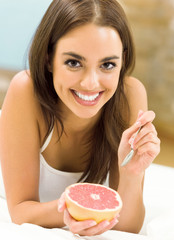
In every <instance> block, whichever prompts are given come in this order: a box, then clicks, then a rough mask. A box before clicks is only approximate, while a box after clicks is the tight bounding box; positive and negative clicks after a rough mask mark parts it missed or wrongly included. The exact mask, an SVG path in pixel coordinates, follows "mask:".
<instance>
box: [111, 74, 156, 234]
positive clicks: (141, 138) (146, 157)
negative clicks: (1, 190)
mask: <svg viewBox="0 0 174 240" xmlns="http://www.w3.org/2000/svg"><path fill="white" fill-rule="evenodd" d="M126 95H127V98H128V102H129V107H130V114H131V115H130V125H131V127H130V128H128V129H127V130H126V131H125V132H124V133H123V135H122V139H121V142H120V146H119V150H118V160H119V162H118V164H119V184H118V183H117V180H116V178H115V176H114V175H115V174H114V168H112V169H113V170H112V171H111V174H110V186H111V187H113V188H117V187H116V186H118V188H117V191H118V192H119V194H120V195H121V198H122V200H123V208H122V210H121V213H120V218H119V223H118V224H117V225H116V226H115V229H117V230H122V231H128V232H134V233H138V232H139V231H140V229H141V227H142V224H143V221H144V215H145V209H144V204H143V181H144V172H145V169H146V168H147V167H148V166H149V165H150V163H151V162H152V161H153V160H154V158H155V157H156V155H157V154H158V153H159V139H158V138H157V134H156V130H155V128H154V126H153V124H152V121H153V119H154V117H155V114H154V113H153V112H152V111H147V95H146V91H145V88H144V86H143V85H142V84H141V83H140V82H139V81H138V80H136V79H134V78H127V82H126ZM140 109H141V111H139V110H140ZM132 124H133V125H132ZM140 126H142V129H141V131H140V133H139V134H138V136H137V137H136V140H135V145H134V150H135V154H134V156H133V158H132V160H131V161H130V162H129V163H128V164H127V165H126V166H124V167H121V163H122V161H123V159H124V158H125V156H126V155H127V154H128V152H129V151H130V142H131V139H132V137H133V136H134V134H135V133H136V131H137V130H138V128H139V127H140ZM116 164H117V163H116ZM115 167H116V166H115Z"/></svg>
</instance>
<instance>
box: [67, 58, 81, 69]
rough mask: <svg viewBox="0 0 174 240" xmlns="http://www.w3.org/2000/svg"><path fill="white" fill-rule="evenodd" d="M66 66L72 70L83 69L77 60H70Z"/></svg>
mask: <svg viewBox="0 0 174 240" xmlns="http://www.w3.org/2000/svg"><path fill="white" fill-rule="evenodd" d="M65 64H66V65H68V67H70V68H79V67H81V64H80V62H79V61H77V60H75V59H69V60H67V61H66V62H65Z"/></svg>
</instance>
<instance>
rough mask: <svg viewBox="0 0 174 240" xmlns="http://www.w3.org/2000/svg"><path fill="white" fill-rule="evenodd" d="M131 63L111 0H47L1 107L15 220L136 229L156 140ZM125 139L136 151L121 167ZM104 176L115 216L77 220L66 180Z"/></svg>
mask: <svg viewBox="0 0 174 240" xmlns="http://www.w3.org/2000/svg"><path fill="white" fill-rule="evenodd" d="M134 62H135V54H134V47H133V41H132V37H131V33H130V30H129V27H128V23H127V20H126V16H125V14H124V12H123V10H122V8H121V6H120V5H119V4H118V3H117V2H116V1H115V0H54V1H52V3H51V5H50V7H49V8H48V10H47V12H46V13H45V15H44V17H43V19H42V21H41V23H40V25H39V27H38V29H37V31H36V34H35V37H34V39H33V43H32V45H31V49H30V53H29V66H30V68H29V70H28V71H23V72H20V73H19V74H17V75H16V76H15V77H14V78H13V80H12V82H11V85H10V87H9V90H8V92H7V95H6V98H5V101H4V104H3V108H2V113H1V119H0V159H1V166H2V173H3V179H4V185H5V190H6V198H7V203H8V207H9V212H10V215H11V218H12V221H13V222H15V223H17V224H21V223H24V222H28V223H34V224H38V225H41V226H44V227H62V226H65V225H67V226H68V227H69V229H70V230H71V231H72V232H74V233H78V234H80V235H95V234H100V233H102V232H104V231H106V230H108V229H118V230H122V231H130V232H139V230H140V229H141V226H142V224H143V219H144V212H145V210H144V205H143V179H144V173H145V169H146V168H147V167H148V166H149V165H150V164H151V162H152V161H153V160H154V158H155V157H156V156H157V154H158V153H159V148H160V147H159V145H160V141H159V139H158V137H157V132H156V130H155V127H154V125H153V124H152V121H153V120H154V118H155V114H154V112H153V111H148V110H147V97H146V91H145V88H144V86H143V85H142V84H141V83H140V81H139V80H137V79H135V78H133V77H131V76H130V73H131V71H132V70H133V67H134ZM140 126H141V127H142V128H141V131H140V132H139V134H138V135H137V137H136V139H135V141H134V142H133V141H132V139H133V137H134V136H135V133H136V131H137V130H138V129H139V127H140ZM130 144H131V145H133V148H134V150H135V154H134V156H133V158H132V160H131V161H130V162H129V163H128V164H127V165H126V166H124V167H121V163H122V162H123V160H124V158H125V156H126V155H127V154H128V152H129V151H130ZM106 179H108V184H109V186H110V187H112V188H113V189H115V190H117V191H118V192H119V193H120V195H121V197H122V200H123V209H122V211H121V214H120V217H119V222H118V219H117V217H116V218H115V219H113V220H112V221H111V222H108V221H103V222H101V223H99V224H96V223H95V222H94V221H93V220H87V221H82V222H78V221H75V220H74V219H73V218H72V217H71V216H70V214H69V213H68V211H67V209H66V207H65V203H64V199H63V197H61V198H60V196H61V194H62V193H63V192H64V190H65V187H67V186H68V185H70V184H72V183H74V182H77V181H86V182H93V183H101V184H102V183H103V184H104V183H106V182H107V181H106ZM59 198H60V201H59V203H58V199H59ZM58 210H59V211H58ZM116 223H117V224H116Z"/></svg>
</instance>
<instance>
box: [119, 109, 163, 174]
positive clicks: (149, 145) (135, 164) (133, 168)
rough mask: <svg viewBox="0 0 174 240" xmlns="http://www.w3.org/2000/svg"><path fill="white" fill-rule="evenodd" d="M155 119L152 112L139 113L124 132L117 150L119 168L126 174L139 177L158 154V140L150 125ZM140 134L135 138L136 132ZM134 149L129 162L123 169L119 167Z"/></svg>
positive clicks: (153, 128)
mask: <svg viewBox="0 0 174 240" xmlns="http://www.w3.org/2000/svg"><path fill="white" fill-rule="evenodd" d="M154 118H155V113H154V112H153V111H147V112H143V111H141V110H140V111H139V114H138V118H137V121H136V123H135V124H134V125H132V126H131V127H130V128H128V129H127V130H125V131H124V133H123V135H122V138H121V142H120V146H119V149H118V159H119V168H120V169H124V170H126V172H129V173H132V174H135V175H139V174H141V173H143V172H144V170H145V169H146V168H147V167H148V166H149V165H150V164H151V163H152V161H153V160H154V159H155V158H156V156H157V155H158V154H159V152H160V140H159V138H158V137H157V131H156V129H155V127H154V125H153V124H152V121H153V120H154ZM140 127H141V130H140V132H139V133H138V135H137V136H136V138H135V139H134V137H135V134H136V132H137V130H138V129H139V128H140ZM131 147H132V148H133V149H134V155H133V158H132V159H131V161H130V162H129V163H128V164H127V165H125V166H124V167H120V165H121V163H122V161H123V160H124V158H125V157H126V155H127V154H128V153H129V151H130V150H131Z"/></svg>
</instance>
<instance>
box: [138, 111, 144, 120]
mask: <svg viewBox="0 0 174 240" xmlns="http://www.w3.org/2000/svg"><path fill="white" fill-rule="evenodd" d="M142 114H143V111H142V110H139V112H138V119H139V118H140V117H141V116H142Z"/></svg>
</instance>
